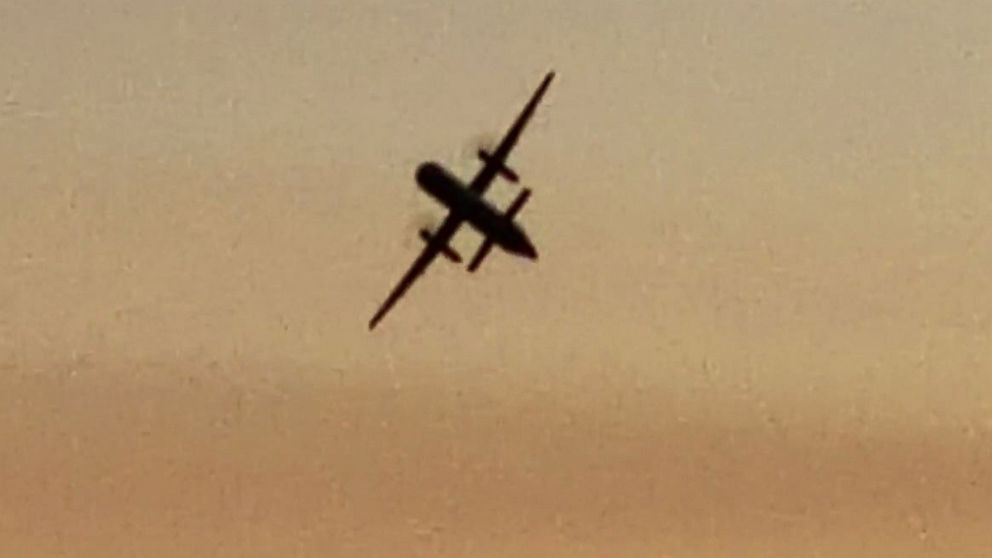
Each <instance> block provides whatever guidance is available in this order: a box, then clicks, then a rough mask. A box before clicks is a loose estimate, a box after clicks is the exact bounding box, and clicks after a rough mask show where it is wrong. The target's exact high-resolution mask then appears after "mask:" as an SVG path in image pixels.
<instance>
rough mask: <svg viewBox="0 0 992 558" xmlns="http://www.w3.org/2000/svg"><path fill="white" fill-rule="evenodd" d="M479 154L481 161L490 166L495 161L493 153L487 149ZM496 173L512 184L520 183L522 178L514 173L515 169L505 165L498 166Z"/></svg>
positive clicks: (481, 150)
mask: <svg viewBox="0 0 992 558" xmlns="http://www.w3.org/2000/svg"><path fill="white" fill-rule="evenodd" d="M477 154H478V155H479V160H480V161H482V162H483V163H485V164H487V165H488V164H490V162H491V161H492V160H493V155H492V153H489V152H488V151H486V150H485V149H480V150H479V151H478V152H477ZM496 172H498V173H499V175H500V176H502V177H503V178H505V179H507V180H509V181H510V182H513V183H517V182H520V177H519V176H518V175H517V173H515V172H513V169H511V168H510V167H508V166H506V165H504V164H500V165H498V166H497V167H496Z"/></svg>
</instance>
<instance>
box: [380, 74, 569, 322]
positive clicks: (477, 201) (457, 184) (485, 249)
mask: <svg viewBox="0 0 992 558" xmlns="http://www.w3.org/2000/svg"><path fill="white" fill-rule="evenodd" d="M554 77H555V73H554V72H548V74H547V75H546V76H544V81H542V82H541V85H540V86H538V88H537V90H536V91H534V94H533V95H532V96H531V98H530V101H528V102H527V105H526V106H525V107H524V109H523V111H522V112H521V113H520V115H519V116H518V117H517V120H516V121H515V122H514V123H513V125H512V126H511V127H510V129H509V130H508V131H507V132H506V135H505V136H503V140H502V141H500V143H499V145H498V146H497V147H496V150H495V151H493V152H492V153H489V152H487V151H486V150H485V149H479V150H478V153H477V154H478V156H479V159H480V160H481V161H482V162H483V163H484V164H483V166H482V168H481V169H480V170H479V172H478V174H476V175H475V178H473V179H472V182H470V183H469V184H468V185H467V186H466V185H465V184H463V183H462V182H461V181H460V180H459V179H458V178H457V177H455V176H453V175H452V174H451V173H449V172H448V171H447V170H445V169H444V168H443V167H442V166H441V165H439V164H438V163H435V162H427V163H423V164H421V165H420V166H419V167H418V168H417V173H416V178H417V184H418V185H419V186H420V188H421V189H422V190H424V191H425V192H427V193H428V194H429V195H430V196H431V197H433V198H434V199H436V200H437V201H439V202H440V203H441V204H442V205H444V206H445V207H447V208H448V209H449V212H448V216H447V218H445V220H444V221H443V222H442V223H441V226H440V227H438V229H437V231H436V232H434V233H431V232H430V231H429V230H427V229H421V230H420V238H421V239H422V240H423V241H424V243H425V244H426V246H425V247H424V250H423V252H421V253H420V255H419V256H418V257H417V259H416V260H414V262H413V265H411V266H410V269H409V270H408V271H407V272H406V275H404V276H403V278H402V279H400V282H399V283H398V284H397V285H396V287H395V288H394V289H393V292H391V293H389V297H388V298H386V301H385V302H383V303H382V306H381V307H380V308H379V310H378V311H377V312H376V313H375V316H373V317H372V320H371V321H370V322H369V330H371V329H373V328H375V326H376V324H378V323H379V321H380V320H382V318H383V317H384V316H385V315H386V314H387V313H388V312H389V310H390V309H391V308H392V307H393V305H395V304H396V302H397V301H398V300H399V299H400V298H402V297H403V295H404V294H405V293H406V291H407V290H408V289H409V288H410V286H411V285H413V283H414V281H416V280H417V278H418V277H420V276H421V275H422V274H423V273H424V271H425V270H426V269H427V266H429V265H430V264H431V262H433V261H434V258H436V257H437V255H438V254H441V255H443V256H444V257H445V258H447V259H448V260H449V261H451V262H453V263H461V262H462V258H461V256H460V255H459V254H458V253H457V252H455V251H454V250H453V249H452V248H451V246H450V245H449V241H450V240H451V238H452V237H453V236H454V235H455V233H456V232H457V231H458V229H459V228H460V227H461V226H462V224H463V223H468V224H469V225H470V226H471V227H472V228H474V229H475V230H477V231H479V232H480V233H482V235H483V236H484V237H485V239H484V240H483V242H482V245H481V246H479V250H478V252H476V253H475V256H473V257H472V260H471V261H470V262H469V264H468V270H469V271H470V272H475V271H476V270H477V269H479V266H480V265H481V264H482V260H484V259H486V256H487V255H489V252H490V251H491V250H492V249H493V246H499V247H500V248H502V249H503V250H504V251H506V252H508V253H510V254H515V255H518V256H522V257H525V258H528V259H531V260H536V259H537V250H536V249H535V248H534V245H533V244H532V243H531V241H530V238H528V237H527V233H525V232H524V230H523V229H522V228H521V227H520V225H518V224H517V223H515V222H514V221H513V218H514V216H515V215H516V214H517V213H518V212H519V211H520V209H521V208H523V206H524V204H525V203H527V199H528V198H529V197H530V190H529V189H527V188H524V189H522V190H521V191H520V193H519V194H518V195H517V197H516V199H514V200H513V203H511V204H510V206H509V207H508V208H507V209H506V212H505V213H504V212H500V210H499V209H497V208H496V207H494V206H493V205H492V204H490V203H489V202H487V201H486V200H485V193H486V190H488V189H489V186H490V185H491V184H492V182H493V180H495V179H496V177H498V176H499V177H503V178H505V179H506V180H509V181H510V182H513V183H517V182H519V180H520V177H519V176H517V173H516V172H514V171H513V170H512V169H510V168H509V167H508V166H507V165H506V158H507V156H508V155H509V154H510V150H512V149H513V146H514V145H516V143H517V140H518V139H519V138H520V134H521V132H523V130H524V127H525V126H526V125H527V122H528V121H529V120H530V118H531V116H532V115H533V114H534V109H535V108H537V105H538V103H540V102H541V97H543V96H544V92H545V91H546V90H547V89H548V86H549V85H551V80H552V79H554Z"/></svg>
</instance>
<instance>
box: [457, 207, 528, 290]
mask: <svg viewBox="0 0 992 558" xmlns="http://www.w3.org/2000/svg"><path fill="white" fill-rule="evenodd" d="M529 198H530V189H529V188H524V189H523V190H521V192H520V193H519V194H517V198H516V199H515V200H513V203H511V204H510V207H508V208H507V209H506V213H504V215H506V218H507V219H510V220H512V219H513V217H514V216H515V215H516V214H517V213H519V212H520V210H521V209H522V208H523V207H524V204H526V203H527V200H528V199H529ZM493 244H494V242H493V239H492V238H489V237H486V239H485V240H483V241H482V246H479V251H478V252H476V253H475V256H472V261H471V262H469V264H468V270H469V272H470V273H475V270H477V269H479V266H480V265H482V260H484V259H486V256H488V255H489V252H490V251H492V249H493Z"/></svg>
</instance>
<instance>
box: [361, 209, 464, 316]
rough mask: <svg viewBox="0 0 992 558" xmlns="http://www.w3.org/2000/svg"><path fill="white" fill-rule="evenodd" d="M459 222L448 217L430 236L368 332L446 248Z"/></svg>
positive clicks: (456, 218) (452, 215) (457, 219)
mask: <svg viewBox="0 0 992 558" xmlns="http://www.w3.org/2000/svg"><path fill="white" fill-rule="evenodd" d="M461 221H462V220H461V219H460V218H459V217H456V216H455V215H454V214H449V215H448V218H447V219H445V220H444V223H442V224H441V227H440V228H439V229H438V231H437V232H436V233H434V235H432V236H431V238H430V240H429V241H428V242H427V246H425V247H424V250H423V251H422V252H421V253H420V255H419V256H417V259H416V260H414V261H413V265H411V266H410V269H408V270H407V272H406V274H405V275H403V278H402V279H400V282H399V283H397V284H396V287H395V288H393V292H391V293H389V296H388V297H387V298H386V301H385V302H383V303H382V306H381V307H379V310H378V311H377V312H376V313H375V316H373V317H372V320H371V321H370V322H369V330H370V331H371V330H372V329H374V328H375V326H376V324H378V323H379V322H380V321H381V320H382V318H384V317H385V316H386V314H387V313H388V312H389V310H390V309H391V308H392V307H393V305H395V304H396V302H397V301H399V299H400V298H402V297H403V295H404V294H406V291H407V290H409V289H410V286H411V285H413V283H414V281H416V280H417V278H418V277H420V276H421V275H423V273H424V271H425V270H426V269H427V267H428V266H429V265H431V262H433V261H434V258H436V257H437V255H438V254H440V253H441V252H442V251H443V250H444V249H445V248H446V247H447V246H448V241H449V240H451V237H452V236H454V234H455V231H457V230H458V227H459V225H461Z"/></svg>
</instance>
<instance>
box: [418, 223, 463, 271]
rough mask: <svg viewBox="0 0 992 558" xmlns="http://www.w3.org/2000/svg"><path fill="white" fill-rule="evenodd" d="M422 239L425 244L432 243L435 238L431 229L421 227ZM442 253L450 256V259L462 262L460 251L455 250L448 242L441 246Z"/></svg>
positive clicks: (447, 256)
mask: <svg viewBox="0 0 992 558" xmlns="http://www.w3.org/2000/svg"><path fill="white" fill-rule="evenodd" d="M420 239H421V240H423V241H424V244H430V243H431V241H432V240H434V235H432V234H431V231H429V230H427V229H420ZM441 254H443V255H444V257H445V258H448V261H451V262H454V263H462V257H461V255H460V254H459V253H458V252H455V250H454V249H453V248H452V247H451V246H448V245H447V244H445V245H443V246H441Z"/></svg>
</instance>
